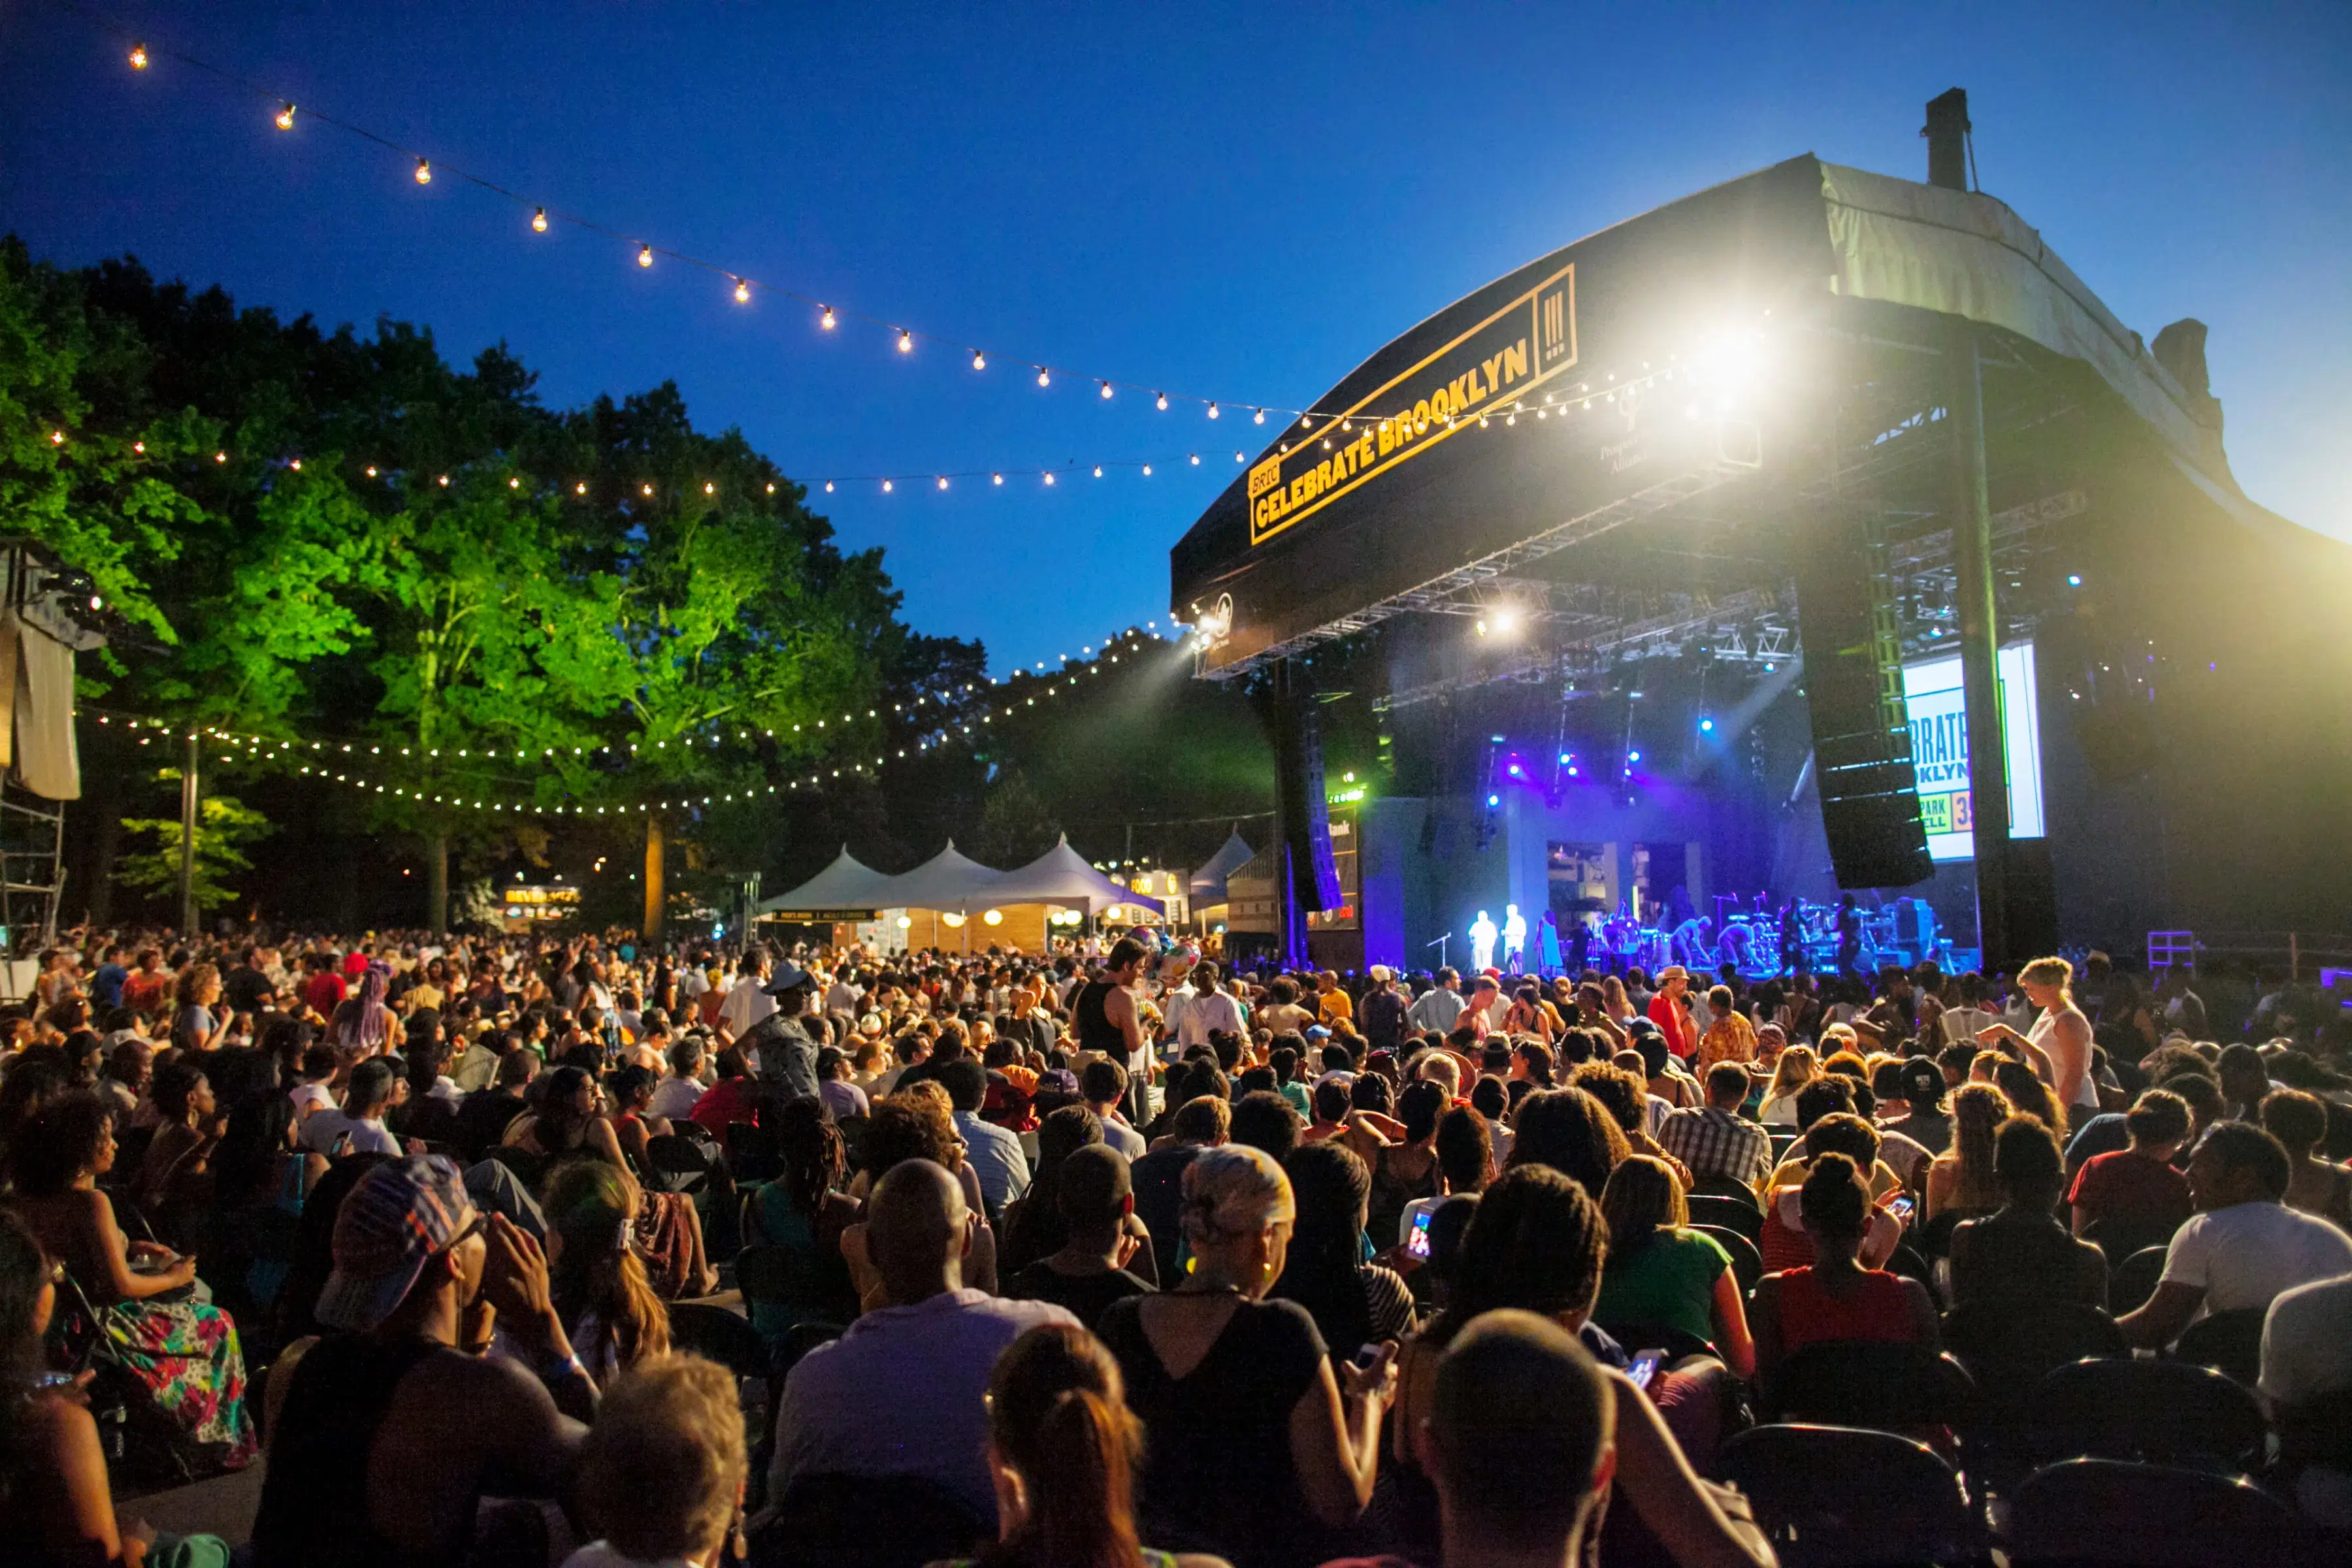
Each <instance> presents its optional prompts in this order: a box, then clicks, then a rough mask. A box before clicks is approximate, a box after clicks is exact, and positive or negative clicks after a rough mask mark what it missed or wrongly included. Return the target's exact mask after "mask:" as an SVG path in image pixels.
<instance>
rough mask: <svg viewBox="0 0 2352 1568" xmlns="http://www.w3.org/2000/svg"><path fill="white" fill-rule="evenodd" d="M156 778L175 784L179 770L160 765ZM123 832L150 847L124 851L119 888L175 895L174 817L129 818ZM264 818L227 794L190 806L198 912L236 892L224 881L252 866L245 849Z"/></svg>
mask: <svg viewBox="0 0 2352 1568" xmlns="http://www.w3.org/2000/svg"><path fill="white" fill-rule="evenodd" d="M155 776H156V778H157V780H158V781H159V782H161V783H163V784H177V783H179V781H180V776H181V775H180V770H179V769H177V768H165V769H163V770H162V771H161V772H160V773H157V774H156V775H155ZM122 826H123V829H124V830H125V831H126V832H129V833H131V834H134V835H140V836H143V837H148V838H149V839H151V840H152V845H153V847H152V848H150V849H146V850H143V851H141V852H139V853H135V854H131V855H126V856H124V857H123V858H122V860H121V865H120V866H119V868H117V870H116V873H115V874H116V876H117V877H118V878H119V879H121V882H122V883H123V885H124V886H126V887H128V888H130V889H132V890H133V891H135V892H138V893H142V894H144V895H145V896H146V897H148V898H151V899H160V898H163V897H165V896H166V895H173V894H176V893H177V892H178V890H179V886H180V844H181V839H182V834H181V830H180V819H179V818H178V817H176V816H129V817H125V818H123V819H122ZM270 831H271V828H270V825H269V819H268V818H267V817H265V816H262V815H261V813H259V812H257V811H253V810H250V809H248V808H247V806H246V805H245V803H244V802H242V801H240V800H238V799H236V797H235V796H233V795H206V796H205V798H204V799H203V800H202V801H201V802H200V803H199V805H198V806H197V810H196V840H195V874H194V897H195V903H196V908H197V910H199V912H201V911H204V910H213V909H216V908H218V907H219V906H221V905H223V904H226V903H228V902H230V901H232V900H235V899H236V896H237V894H236V889H235V888H233V887H231V886H230V885H229V883H230V881H231V879H234V878H235V877H236V876H237V875H238V874H240V873H242V872H246V871H250V870H252V869H253V861H252V860H251V859H250V858H247V855H246V853H245V847H246V846H247V845H248V844H251V843H254V842H255V841H257V840H258V839H261V838H265V837H268V835H269V833H270Z"/></svg>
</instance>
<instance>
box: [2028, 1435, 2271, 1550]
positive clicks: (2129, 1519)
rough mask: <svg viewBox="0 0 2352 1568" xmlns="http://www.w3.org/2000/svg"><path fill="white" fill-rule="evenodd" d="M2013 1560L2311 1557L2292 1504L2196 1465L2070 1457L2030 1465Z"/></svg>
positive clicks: (2239, 1480) (2245, 1483)
mask: <svg viewBox="0 0 2352 1568" xmlns="http://www.w3.org/2000/svg"><path fill="white" fill-rule="evenodd" d="M2009 1560H2010V1562H2011V1564H2013V1565H2014V1568H2045V1565H2048V1568H2055V1565H2056V1564H2061V1563H2064V1564H2069V1565H2073V1564H2114V1565H2116V1568H2244V1565H2245V1564H2247V1563H2262V1564H2263V1568H2297V1565H2299V1564H2303V1563H2309V1562H2311V1561H2312V1558H2311V1555H2310V1547H2309V1536H2308V1534H2307V1533H2306V1531H2305V1529H2304V1525H2303V1521H2301V1520H2300V1519H2298V1518H2297V1517H2296V1515H2295V1513H2294V1510H2293V1509H2290V1508H2289V1507H2287V1505H2286V1504H2284V1503H2283V1502H2281V1501H2279V1500H2277V1499H2275V1498H2273V1497H2272V1496H2271V1495H2270V1494H2269V1493H2267V1492H2264V1491H2263V1490H2262V1489H2259V1488H2257V1487H2255V1486H2253V1485H2252V1484H2251V1483H2249V1482H2247V1481H2245V1480H2242V1479H2234V1478H2231V1477H2227V1476H2217V1475H2213V1474H2210V1472H2207V1471H2203V1470H2184V1469H2175V1468H2170V1467H2168V1466H2162V1465H2132V1464H2124V1463H2119V1462H2117V1461H2116V1460H2113V1459H2070V1460H2068V1461H2066V1462H2065V1463H2064V1464H2059V1465H2052V1466H2049V1467H2047V1468H2043V1469H2040V1470H2036V1471H2035V1472H2034V1473H2033V1474H2032V1476H2030V1477H2028V1478H2027V1479H2026V1481H2025V1484H2024V1485H2023V1486H2021V1487H2020V1488H2019V1489H2017V1492H2016V1494H2015V1495H2014V1497H2012V1498H2011V1508H2010V1533H2009Z"/></svg>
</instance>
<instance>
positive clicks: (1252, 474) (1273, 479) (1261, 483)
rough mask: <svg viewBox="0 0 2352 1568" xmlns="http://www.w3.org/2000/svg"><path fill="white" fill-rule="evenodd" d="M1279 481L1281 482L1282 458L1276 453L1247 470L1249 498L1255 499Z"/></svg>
mask: <svg viewBox="0 0 2352 1568" xmlns="http://www.w3.org/2000/svg"><path fill="white" fill-rule="evenodd" d="M1280 483H1282V458H1281V457H1280V456H1279V455H1276V456H1275V457H1271V458H1267V459H1266V460H1265V462H1263V463H1260V464H1259V465H1258V466H1257V467H1255V468H1252V469H1251V470H1250V471H1249V493H1250V500H1257V498H1258V497H1260V496H1262V495H1264V494H1265V492H1266V491H1268V490H1270V489H1274V488H1275V486H1276V485H1278V484H1280Z"/></svg>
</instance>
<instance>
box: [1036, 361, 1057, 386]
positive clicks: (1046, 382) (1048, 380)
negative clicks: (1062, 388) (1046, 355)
mask: <svg viewBox="0 0 2352 1568" xmlns="http://www.w3.org/2000/svg"><path fill="white" fill-rule="evenodd" d="M1037 384H1038V385H1040V386H1051V385H1053V384H1054V378H1053V377H1052V376H1050V375H1047V374H1045V366H1044V365H1042V364H1041V365H1039V366H1038V367H1037Z"/></svg>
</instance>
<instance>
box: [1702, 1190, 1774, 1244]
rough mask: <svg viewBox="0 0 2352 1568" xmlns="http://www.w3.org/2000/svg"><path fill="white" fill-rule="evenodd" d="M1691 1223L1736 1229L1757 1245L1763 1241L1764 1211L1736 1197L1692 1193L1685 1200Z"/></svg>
mask: <svg viewBox="0 0 2352 1568" xmlns="http://www.w3.org/2000/svg"><path fill="white" fill-rule="evenodd" d="M1687 1201H1688V1202H1689V1204H1690V1217H1691V1223H1692V1224H1693V1225H1711V1226H1718V1227H1720V1228H1722V1229H1724V1230H1731V1231H1737V1232H1738V1233H1739V1234H1740V1235H1741V1236H1744V1237H1747V1238H1748V1240H1749V1241H1751V1242H1753V1243H1755V1244H1756V1245H1758V1246H1759V1247H1760V1246H1762V1245H1763V1241H1764V1211H1763V1210H1762V1209H1759V1208H1758V1207H1757V1206H1756V1205H1754V1204H1753V1203H1743V1202H1741V1201H1740V1200H1738V1199H1737V1198H1716V1197H1708V1196H1706V1194H1703V1193H1694V1194H1692V1195H1691V1196H1690V1198H1689V1199H1688V1200H1687Z"/></svg>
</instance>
